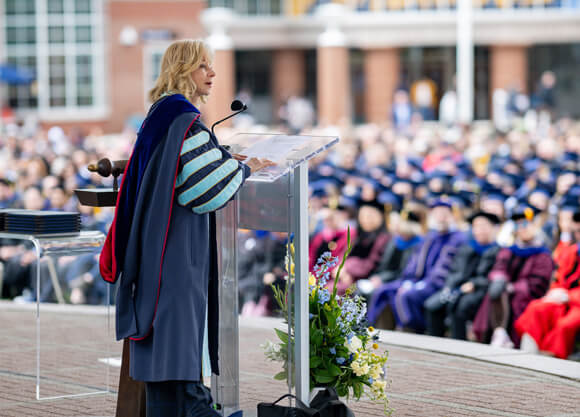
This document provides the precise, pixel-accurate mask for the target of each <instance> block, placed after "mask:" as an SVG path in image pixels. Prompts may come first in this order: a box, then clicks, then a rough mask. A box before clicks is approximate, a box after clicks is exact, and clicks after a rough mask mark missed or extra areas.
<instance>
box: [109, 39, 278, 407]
mask: <svg viewBox="0 0 580 417" xmlns="http://www.w3.org/2000/svg"><path fill="white" fill-rule="evenodd" d="M211 58H212V55H211V51H210V50H209V49H208V47H207V46H206V45H205V44H204V43H203V41H199V40H180V41H176V42H174V43H173V44H171V45H170V46H169V47H168V48H167V50H166V52H165V54H164V55H163V59H162V63H161V71H160V75H159V78H158V79H157V81H156V84H155V87H154V88H153V89H152V90H151V92H150V94H149V97H150V99H151V101H152V102H153V105H152V106H151V108H150V110H149V113H148V115H147V117H146V119H145V121H144V122H143V124H142V126H141V129H140V130H139V133H138V136H137V141H136V144H135V147H134V149H133V151H132V154H131V157H130V159H129V162H128V164H127V167H126V169H125V172H124V174H123V179H122V183H121V188H120V191H119V196H118V199H117V206H116V210H115V218H114V220H113V223H112V225H111V229H110V230H109V233H108V235H107V239H106V241H105V245H104V247H103V250H102V252H101V257H100V272H101V275H102V276H103V278H104V279H105V280H106V281H108V282H110V283H116V282H117V281H120V282H119V287H118V292H117V300H116V334H117V339H118V340H120V339H129V340H130V366H129V370H130V371H129V372H130V376H131V378H132V379H134V380H136V381H143V382H145V384H146V397H147V399H146V401H147V416H148V417H157V416H177V415H179V416H181V415H187V416H200V417H201V416H218V415H219V414H218V413H217V412H216V411H214V410H213V408H212V399H211V394H210V392H209V390H208V389H207V388H206V387H205V386H204V385H203V381H202V351H203V346H204V333H205V330H207V342H208V343H207V346H208V350H209V358H210V361H209V362H210V367H211V372H213V373H215V374H218V373H219V367H218V358H217V352H218V346H217V344H218V297H217V293H218V281H217V243H216V232H215V228H216V224H215V215H214V213H215V211H216V210H218V209H220V208H221V207H223V206H224V205H225V204H226V203H227V202H228V201H230V200H231V199H232V198H233V197H234V195H235V194H236V192H237V191H238V190H239V189H240V187H241V186H242V184H243V183H244V181H245V180H246V179H247V178H248V177H249V176H250V174H251V172H252V171H256V170H259V169H261V168H263V167H264V166H267V165H269V164H270V163H269V162H267V161H261V160H257V159H252V160H249V161H248V162H247V163H246V164H244V163H242V162H241V160H243V159H244V158H243V157H242V156H237V155H231V154H229V153H228V152H227V151H226V150H225V149H224V148H223V147H222V146H220V145H219V143H218V141H217V139H216V137H215V136H214V135H213V134H212V133H211V132H210V131H209V130H208V129H207V128H206V127H205V125H204V124H203V123H202V122H201V120H200V116H201V113H200V111H199V110H198V108H197V106H198V105H199V104H200V102H203V101H204V99H205V97H207V96H208V95H209V94H210V92H211V88H212V84H213V80H214V77H215V72H214V70H213V68H212V66H211ZM204 371H205V372H204V373H205V374H208V372H207V371H209V370H208V369H205V370H204Z"/></svg>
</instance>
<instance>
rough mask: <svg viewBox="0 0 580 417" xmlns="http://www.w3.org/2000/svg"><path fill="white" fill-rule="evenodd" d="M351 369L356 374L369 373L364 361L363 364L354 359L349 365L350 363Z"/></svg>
mask: <svg viewBox="0 0 580 417" xmlns="http://www.w3.org/2000/svg"><path fill="white" fill-rule="evenodd" d="M350 367H351V369H352V370H353V371H354V373H355V375H356V376H362V375H366V374H368V373H369V370H370V369H369V366H368V365H367V364H366V363H365V364H364V365H361V364H360V363H359V362H358V361H354V362H353V363H352V364H351V365H350Z"/></svg>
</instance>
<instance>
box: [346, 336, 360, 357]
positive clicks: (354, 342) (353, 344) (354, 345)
mask: <svg viewBox="0 0 580 417" xmlns="http://www.w3.org/2000/svg"><path fill="white" fill-rule="evenodd" d="M344 345H345V346H346V347H347V348H348V350H349V351H350V353H356V352H358V350H359V349H360V348H362V342H361V340H360V339H359V338H358V337H357V336H353V337H352V339H351V340H350V343H349V342H348V340H347V341H346V343H345V344H344Z"/></svg>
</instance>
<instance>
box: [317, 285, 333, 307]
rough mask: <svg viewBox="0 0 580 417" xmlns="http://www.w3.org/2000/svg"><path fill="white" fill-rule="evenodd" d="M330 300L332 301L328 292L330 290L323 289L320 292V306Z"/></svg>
mask: <svg viewBox="0 0 580 417" xmlns="http://www.w3.org/2000/svg"><path fill="white" fill-rule="evenodd" d="M328 300H330V293H329V292H328V290H327V289H326V288H323V289H321V290H320V291H319V292H318V302H319V303H320V304H324V303H326V302H327V301H328Z"/></svg>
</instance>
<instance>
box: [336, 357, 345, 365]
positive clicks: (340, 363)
mask: <svg viewBox="0 0 580 417" xmlns="http://www.w3.org/2000/svg"><path fill="white" fill-rule="evenodd" d="M345 360H346V359H344V358H342V357H339V358H336V363H338V364H339V365H342V364H343V363H344V361H345Z"/></svg>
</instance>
